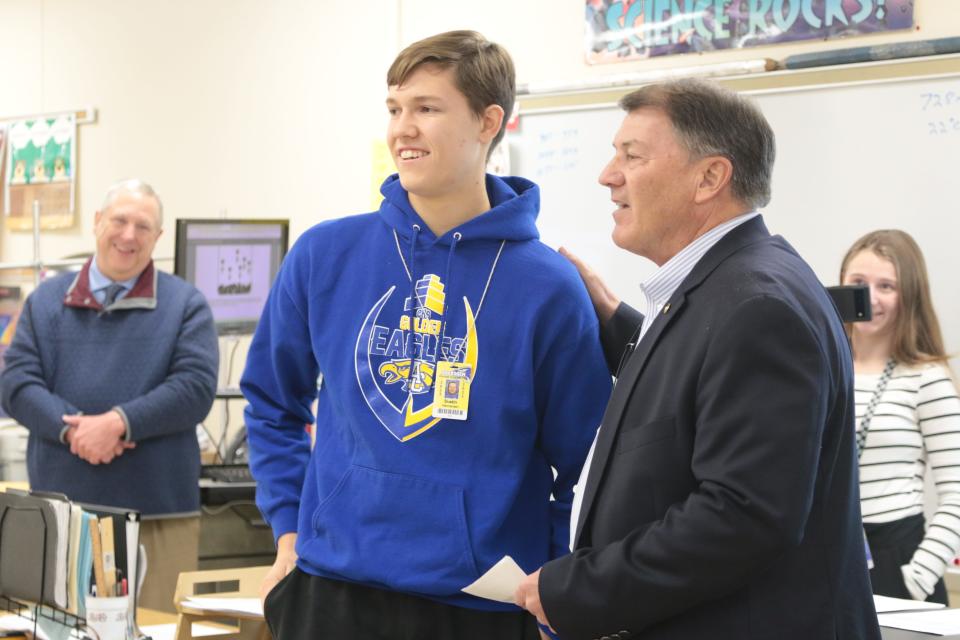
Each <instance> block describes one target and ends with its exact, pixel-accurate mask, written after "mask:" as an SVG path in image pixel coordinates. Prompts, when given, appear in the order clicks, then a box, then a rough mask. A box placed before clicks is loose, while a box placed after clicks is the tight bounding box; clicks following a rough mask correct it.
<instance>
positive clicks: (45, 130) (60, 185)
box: [4, 114, 77, 230]
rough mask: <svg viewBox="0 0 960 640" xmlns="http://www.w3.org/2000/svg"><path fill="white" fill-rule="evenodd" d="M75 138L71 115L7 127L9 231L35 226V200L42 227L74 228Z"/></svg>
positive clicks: (11, 124) (6, 212)
mask: <svg viewBox="0 0 960 640" xmlns="http://www.w3.org/2000/svg"><path fill="white" fill-rule="evenodd" d="M76 136H77V124H76V118H75V116H74V115H73V114H64V115H62V116H57V117H54V118H40V119H36V120H20V121H17V122H12V123H10V126H9V129H8V132H7V171H6V184H7V188H6V190H5V192H4V213H5V214H6V218H7V228H8V229H20V230H22V229H31V228H32V227H33V203H34V202H35V201H36V202H39V203H40V227H41V228H42V229H60V228H63V227H69V226H72V225H73V214H74V186H75V182H76V180H75V171H74V168H75V165H76Z"/></svg>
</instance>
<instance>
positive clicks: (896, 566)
mask: <svg viewBox="0 0 960 640" xmlns="http://www.w3.org/2000/svg"><path fill="white" fill-rule="evenodd" d="M863 530H864V531H866V533H867V542H868V543H869V544H870V553H871V555H873V569H871V570H870V583H871V584H872V585H873V592H874V593H875V594H877V595H879V596H889V597H891V598H905V599H907V600H912V599H913V598H912V597H911V596H910V592H909V591H907V587H906V585H904V584H903V574H902V573H900V567H901V565H905V564H909V563H910V559H911V558H913V552H914V551H916V550H917V547H919V546H920V542H921V541H922V540H923V533H924V531H923V516H921V515H916V516H910V517H909V518H904V519H903V520H894V521H893V522H884V523H882V524H864V525H863ZM927 602H939V603H942V604H947V589H946V587H945V586H944V584H943V579H942V578H941V579H940V581H939V582H937V585H936V587H934V589H933V593H932V594H930V595H929V596H927Z"/></svg>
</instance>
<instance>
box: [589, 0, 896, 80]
mask: <svg viewBox="0 0 960 640" xmlns="http://www.w3.org/2000/svg"><path fill="white" fill-rule="evenodd" d="M912 26H913V0H586V56H587V61H588V62H590V63H591V64H596V63H604V62H621V61H626V60H637V59H641V58H647V57H650V56H660V55H670V54H675V53H692V52H702V51H714V50H717V49H733V48H741V47H755V46H758V45H768V44H775V43H778V42H795V41H797V40H813V39H816V40H823V39H826V38H840V37H845V36H851V35H853V36H855V35H860V34H866V33H875V32H877V31H889V30H893V29H909V28H911V27H912Z"/></svg>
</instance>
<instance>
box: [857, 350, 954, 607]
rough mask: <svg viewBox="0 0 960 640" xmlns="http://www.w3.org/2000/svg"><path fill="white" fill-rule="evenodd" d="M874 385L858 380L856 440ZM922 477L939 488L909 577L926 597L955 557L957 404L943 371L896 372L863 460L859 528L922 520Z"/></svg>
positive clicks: (868, 378)
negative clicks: (929, 476)
mask: <svg viewBox="0 0 960 640" xmlns="http://www.w3.org/2000/svg"><path fill="white" fill-rule="evenodd" d="M879 378H880V375H879V374H857V375H856V379H855V386H856V409H857V412H856V413H857V431H858V432H859V431H860V429H861V421H862V419H863V414H864V413H865V411H866V408H867V403H868V402H869V401H870V398H872V397H873V394H874V392H875V390H876V388H877V382H878V380H879ZM927 469H929V470H930V472H931V473H932V474H933V481H934V484H935V486H936V488H937V495H938V500H937V509H936V512H935V513H934V514H933V517H932V518H931V519H930V521H929V522H928V523H927V531H926V534H925V536H924V539H923V541H922V542H921V543H920V546H919V548H918V549H917V550H916V552H915V553H914V554H913V558H912V560H911V562H910V566H909V569H908V571H907V575H908V579H910V578H912V579H913V580H914V581H915V582H916V584H917V585H919V586H920V587H921V588H922V589H923V591H925V592H926V593H928V594H929V593H932V591H933V587H934V585H935V584H936V582H937V581H938V580H939V579H940V577H941V576H943V573H944V571H945V569H946V566H947V564H948V563H950V562H951V561H952V560H953V558H954V557H955V556H956V555H957V552H958V551H960V397H958V394H957V388H956V387H955V386H954V384H953V381H952V379H951V376H950V372H949V370H948V369H947V368H946V367H944V366H942V365H939V364H930V365H920V366H917V367H908V366H905V365H898V366H897V367H896V369H894V371H893V375H892V377H891V378H890V381H889V383H888V384H887V388H886V390H885V391H884V392H883V395H882V396H881V398H880V401H879V403H878V404H877V407H876V410H875V412H874V415H873V420H872V422H871V423H870V429H869V431H868V433H867V440H866V444H865V446H864V451H863V455H862V457H861V458H860V505H861V509H862V511H863V520H864V522H868V523H883V522H892V521H894V520H900V519H902V518H906V517H908V516H912V515H916V514H920V513H923V502H924V499H923V487H924V473H925V472H926V470H927Z"/></svg>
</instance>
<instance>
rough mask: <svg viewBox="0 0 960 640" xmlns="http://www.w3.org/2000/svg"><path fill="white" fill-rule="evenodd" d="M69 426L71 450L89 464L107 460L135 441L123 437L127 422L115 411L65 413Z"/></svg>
mask: <svg viewBox="0 0 960 640" xmlns="http://www.w3.org/2000/svg"><path fill="white" fill-rule="evenodd" d="M63 422H64V424H66V425H67V426H68V427H69V428H68V429H67V432H66V434H65V436H64V439H65V440H66V441H67V442H68V443H69V444H70V453H73V454H74V455H77V456H79V457H80V458H82V459H83V460H86V461H87V462H89V463H90V464H108V463H109V462H111V461H112V460H113V459H114V458H116V457H117V456H119V455H121V454H122V453H123V452H124V451H126V450H127V449H132V448H134V447H135V446H136V444H134V443H132V442H125V441H124V440H123V438H124V436H125V435H126V432H127V425H126V424H125V423H124V421H123V418H122V417H120V414H119V413H117V412H116V411H112V410H111V411H107V412H106V413H101V414H98V415H94V416H85V415H74V416H70V415H67V416H63Z"/></svg>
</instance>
